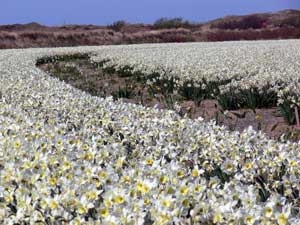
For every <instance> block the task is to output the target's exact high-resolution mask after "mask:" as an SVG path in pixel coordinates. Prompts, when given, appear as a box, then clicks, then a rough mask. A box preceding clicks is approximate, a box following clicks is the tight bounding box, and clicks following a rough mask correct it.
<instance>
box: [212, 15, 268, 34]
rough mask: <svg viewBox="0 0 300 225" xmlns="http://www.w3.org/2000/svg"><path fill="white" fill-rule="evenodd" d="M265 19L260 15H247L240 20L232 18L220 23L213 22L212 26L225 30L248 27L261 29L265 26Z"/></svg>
mask: <svg viewBox="0 0 300 225" xmlns="http://www.w3.org/2000/svg"><path fill="white" fill-rule="evenodd" d="M265 22H266V21H265V20H264V19H262V18H260V17H259V16H255V15H251V16H245V17H243V18H242V19H240V20H237V19H231V20H223V21H220V22H218V23H215V24H212V25H211V27H212V28H218V29H225V30H235V29H240V30H246V29H260V28H263V27H264V26H265Z"/></svg>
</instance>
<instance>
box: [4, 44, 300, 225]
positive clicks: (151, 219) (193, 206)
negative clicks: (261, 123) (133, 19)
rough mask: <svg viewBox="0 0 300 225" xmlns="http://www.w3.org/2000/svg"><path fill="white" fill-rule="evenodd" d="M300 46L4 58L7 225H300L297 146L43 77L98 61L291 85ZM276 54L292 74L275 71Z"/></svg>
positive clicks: (178, 47) (40, 52) (25, 53)
mask: <svg viewBox="0 0 300 225" xmlns="http://www.w3.org/2000/svg"><path fill="white" fill-rule="evenodd" d="M231 46H236V47H231ZM299 47H300V42H299V41H294V40H293V41H278V42H275V41H272V42H253V43H250V42H237V43H234V44H233V43H226V44H221V43H213V44H204V43H203V44H174V45H171V44H166V45H141V46H137V45H132V46H116V47H111V46H110V47H108V46H106V47H80V48H56V49H27V50H1V51H0V81H1V82H0V93H1V99H0V224H156V225H158V224H231V225H234V224H239V225H254V224H255V225H258V224H269V225H270V224H278V225H287V224H300V211H299V210H300V209H299V207H300V198H299V194H300V182H299V178H300V164H299V159H300V145H299V144H298V143H290V142H287V143H278V142H275V141H274V140H270V139H268V138H266V137H265V136H264V135H263V134H262V133H257V132H255V131H253V130H252V129H251V128H249V129H248V130H246V131H244V132H242V133H238V132H229V131H227V130H226V129H225V128H223V127H219V126H216V125H215V124H214V123H213V122H211V123H204V122H203V121H202V120H201V119H200V118H199V119H197V120H191V119H188V118H182V117H180V116H178V115H177V114H176V113H174V112H173V111H167V110H158V109H152V108H145V107H143V106H139V105H134V104H125V103H121V102H114V101H113V100H112V99H111V98H106V99H103V98H99V97H92V96H91V95H89V94H87V93H85V92H82V91H80V90H77V89H75V88H73V87H71V86H70V85H67V84H65V83H64V82H60V81H59V80H58V79H56V78H53V77H50V76H49V75H47V74H46V73H44V72H43V71H41V70H40V69H38V68H37V67H36V66H35V64H36V60H37V59H38V58H40V57H42V56H46V55H56V54H70V53H72V52H80V53H85V52H94V54H96V56H94V58H93V60H95V59H96V58H97V59H99V60H100V61H101V60H105V59H108V57H109V59H111V60H112V61H113V62H115V63H117V64H118V65H124V66H126V65H128V64H129V63H130V65H134V67H135V66H136V65H137V66H138V67H137V68H138V71H141V70H142V71H143V72H146V71H148V70H151V73H152V69H153V70H155V71H156V70H157V68H159V67H158V66H160V70H161V71H166V74H171V75H172V76H173V75H176V76H180V79H181V76H182V77H186V78H187V79H189V78H191V79H196V81H197V79H199V78H200V79H202V78H204V79H207V80H215V81H219V80H220V79H227V78H228V79H231V78H233V77H234V78H235V79H237V80H239V79H245V77H246V76H248V77H249V78H250V77H256V78H257V79H258V80H259V78H260V76H259V74H261V75H263V74H264V73H266V72H267V71H273V73H274V74H275V75H274V76H277V75H276V71H277V72H279V71H283V72H286V73H288V72H289V71H293V72H294V74H289V73H288V74H287V75H286V76H285V75H282V76H281V78H282V79H284V81H285V82H289V83H288V84H289V85H291V82H290V80H292V81H296V80H297V79H298V78H297V73H298V74H299V66H300V65H299V52H297V51H296V50H297V48H299ZM249 52H251V54H249ZM277 54H281V57H280V58H283V59H282V60H283V61H282V62H283V63H281V64H279V63H280V62H278V63H276V62H272V60H270V58H269V57H275V58H276V59H277V58H278V57H279V56H277ZM118 55H119V56H120V57H117V58H115V57H116V56H118ZM154 55H155V57H157V58H155V57H153V56H154ZM147 56H149V57H147ZM170 56H172V57H170ZM265 57H266V59H265ZM284 57H286V58H284ZM297 57H298V58H297ZM230 58H231V59H230ZM139 59H140V61H138V60H139ZM188 59H189V60H191V63H187V62H188V61H189V60H188ZM122 63H123V64H122ZM195 66H196V68H197V70H198V72H199V71H202V72H201V73H197V74H198V75H196V73H195V72H193V71H195ZM279 69H280V70H279ZM284 74H285V73H284ZM277 77H279V75H278V76H277ZM285 77H286V79H285ZM261 80H262V81H263V79H261ZM189 81H190V80H189ZM258 83H259V82H258ZM245 85H246V84H245ZM287 87H289V86H287Z"/></svg>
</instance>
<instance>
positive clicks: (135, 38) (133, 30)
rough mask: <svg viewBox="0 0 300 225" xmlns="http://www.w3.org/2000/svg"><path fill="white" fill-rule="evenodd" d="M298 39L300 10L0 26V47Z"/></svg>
mask: <svg viewBox="0 0 300 225" xmlns="http://www.w3.org/2000/svg"><path fill="white" fill-rule="evenodd" d="M289 38H300V11H299V10H284V11H279V12H275V13H264V14H252V15H246V16H227V17H224V18H221V19H217V20H213V21H210V22H207V23H189V24H188V26H187V25H184V24H183V25H182V27H180V26H179V27H178V26H176V28H171V29H158V28H157V27H156V26H155V25H146V24H125V25H124V26H121V27H117V28H116V27H114V26H96V25H64V26H53V27H48V26H43V25H40V24H37V23H30V24H24V25H22V24H14V25H2V26H0V48H2V49H4V48H29V47H60V46H83V45H108V44H133V43H162V42H193V41H230V40H263V39H289Z"/></svg>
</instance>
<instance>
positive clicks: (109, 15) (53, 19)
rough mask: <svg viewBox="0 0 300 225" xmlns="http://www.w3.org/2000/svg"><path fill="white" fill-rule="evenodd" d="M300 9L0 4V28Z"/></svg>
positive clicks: (273, 4) (204, 3)
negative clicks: (29, 23)
mask: <svg viewBox="0 0 300 225" xmlns="http://www.w3.org/2000/svg"><path fill="white" fill-rule="evenodd" d="M282 9H300V0H107V1H103V0H49V1H45V0H1V7H0V24H12V23H28V22H32V21H34V22H38V23H41V24H46V25H61V24H64V23H68V24H110V23H112V22H113V21H116V20H120V19H122V20H126V21H128V22H132V23H140V22H144V23H152V22H153V21H155V20H156V19H158V18H160V17H178V16H180V17H184V18H185V19H188V20H191V21H195V22H203V21H207V20H210V19H215V18H217V17H222V16H225V15H242V14H249V13H253V12H272V11H277V10H282Z"/></svg>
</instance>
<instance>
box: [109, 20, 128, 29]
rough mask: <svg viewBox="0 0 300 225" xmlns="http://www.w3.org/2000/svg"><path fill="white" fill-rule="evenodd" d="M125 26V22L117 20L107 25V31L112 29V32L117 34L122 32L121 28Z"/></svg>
mask: <svg viewBox="0 0 300 225" xmlns="http://www.w3.org/2000/svg"><path fill="white" fill-rule="evenodd" d="M126 24H127V23H126V21H124V20H118V21H116V22H114V23H112V24H111V25H108V26H107V27H108V28H109V29H112V30H114V31H117V32H119V31H121V30H122V28H123V27H124V26H126Z"/></svg>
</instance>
